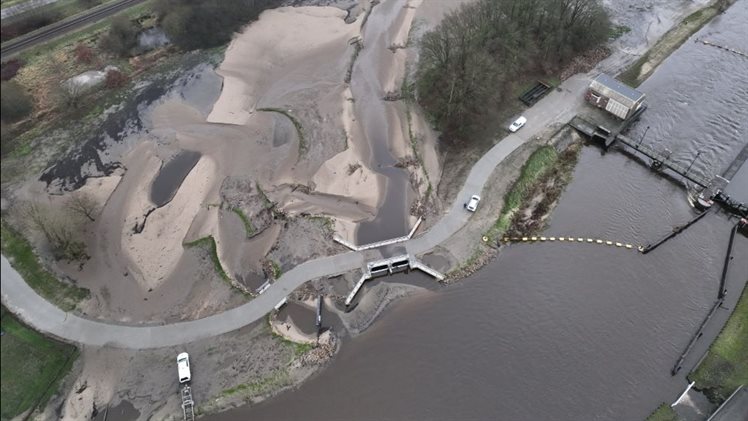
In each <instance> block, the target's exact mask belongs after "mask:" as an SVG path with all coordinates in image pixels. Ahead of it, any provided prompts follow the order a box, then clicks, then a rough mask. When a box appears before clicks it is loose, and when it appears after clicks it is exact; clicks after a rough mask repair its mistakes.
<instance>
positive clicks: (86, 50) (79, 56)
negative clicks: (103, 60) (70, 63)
mask: <svg viewBox="0 0 748 421" xmlns="http://www.w3.org/2000/svg"><path fill="white" fill-rule="evenodd" d="M93 57H94V56H93V49H91V47H89V46H87V45H83V44H78V45H77V46H76V47H75V59H76V60H78V63H85V64H90V63H91V62H92V61H93Z"/></svg>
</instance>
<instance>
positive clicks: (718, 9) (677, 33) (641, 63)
mask: <svg viewBox="0 0 748 421" xmlns="http://www.w3.org/2000/svg"><path fill="white" fill-rule="evenodd" d="M733 3H735V0H715V1H713V2H712V3H711V4H710V5H709V6H706V7H704V8H703V9H700V10H697V11H696V12H694V13H692V14H690V15H689V16H688V17H686V18H685V19H683V21H681V22H680V23H679V24H678V25H677V26H676V27H674V28H673V29H671V30H669V31H668V32H667V33H666V34H665V35H664V36H663V37H662V38H660V40H659V41H657V43H656V44H655V45H654V46H653V47H652V48H650V49H649V51H647V52H646V53H645V54H644V55H643V56H641V58H639V60H637V61H635V62H634V63H633V64H632V65H631V66H630V67H629V68H628V69H626V70H625V71H623V72H622V73H621V74H619V75H618V79H619V80H621V81H623V82H624V83H626V84H628V85H631V86H634V87H636V86H639V85H640V84H641V83H642V82H644V81H645V80H646V79H647V78H648V77H649V76H650V75H651V74H652V73H653V72H654V71H655V69H657V66H659V65H660V64H661V63H662V62H663V61H665V59H666V58H668V56H670V54H672V53H673V52H674V51H675V50H677V49H678V47H680V46H681V45H683V43H684V42H686V40H687V39H688V38H689V37H690V36H691V35H693V34H695V33H696V32H697V31H698V30H699V29H701V28H702V27H703V26H704V25H706V24H707V23H708V22H709V21H711V20H712V18H714V17H715V16H717V15H718V14H720V13H722V12H724V11H725V10H727V8H728V7H730V6H731V5H732V4H733Z"/></svg>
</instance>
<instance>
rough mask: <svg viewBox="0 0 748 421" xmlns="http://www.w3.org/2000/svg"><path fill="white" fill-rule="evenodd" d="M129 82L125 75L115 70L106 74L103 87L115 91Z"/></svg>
mask: <svg viewBox="0 0 748 421" xmlns="http://www.w3.org/2000/svg"><path fill="white" fill-rule="evenodd" d="M128 80H130V79H129V78H128V77H127V75H126V74H124V73H122V72H121V71H119V70H117V69H110V70H108V71H107V72H106V80H105V81H104V86H106V87H107V89H116V88H121V87H123V86H125V84H126V83H127V81H128Z"/></svg>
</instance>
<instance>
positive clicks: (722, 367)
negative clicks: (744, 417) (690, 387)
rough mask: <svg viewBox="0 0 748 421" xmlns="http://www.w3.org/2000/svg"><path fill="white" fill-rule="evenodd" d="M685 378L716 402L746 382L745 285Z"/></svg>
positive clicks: (747, 311)
mask: <svg viewBox="0 0 748 421" xmlns="http://www.w3.org/2000/svg"><path fill="white" fill-rule="evenodd" d="M688 378H689V380H691V381H695V382H696V385H695V386H694V387H695V388H696V389H697V390H700V391H701V392H703V393H704V394H705V395H706V396H707V397H708V398H709V400H710V401H711V402H713V403H716V404H721V403H722V402H724V401H725V399H727V398H728V397H729V396H730V395H731V394H732V393H733V392H734V391H735V389H737V388H738V386H740V385H746V384H748V287H746V288H744V289H743V293H742V294H741V296H740V300H739V301H738V304H737V305H736V306H735V309H734V310H733V313H732V315H731V316H730V318H729V319H728V320H727V323H726V324H725V326H724V327H723V328H722V331H721V332H720V334H719V336H718V337H717V339H716V340H715V341H714V342H713V343H712V345H711V346H710V347H709V352H708V354H707V355H706V357H705V358H704V360H703V361H702V362H701V364H700V365H699V366H698V367H697V368H696V370H695V371H694V372H692V373H691V374H689V376H688Z"/></svg>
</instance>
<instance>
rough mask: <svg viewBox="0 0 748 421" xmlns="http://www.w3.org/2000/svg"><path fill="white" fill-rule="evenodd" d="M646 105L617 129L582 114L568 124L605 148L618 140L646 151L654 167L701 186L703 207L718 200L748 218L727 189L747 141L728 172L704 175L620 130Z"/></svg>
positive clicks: (698, 200)
mask: <svg viewBox="0 0 748 421" xmlns="http://www.w3.org/2000/svg"><path fill="white" fill-rule="evenodd" d="M645 109H646V107H642V108H641V109H640V110H638V111H637V112H636V113H635V114H634V115H632V116H631V117H630V118H629V119H627V120H626V121H624V122H623V123H622V124H621V125H620V126H619V127H618V128H616V129H615V130H609V129H607V128H605V127H603V126H600V125H597V124H595V123H592V122H590V121H588V120H586V119H584V118H582V117H580V116H575V117H574V118H573V119H571V121H569V123H568V125H569V126H571V127H572V128H574V129H576V130H577V131H579V132H580V133H582V134H584V135H586V136H587V137H588V138H590V140H592V141H596V142H598V143H600V144H601V145H602V147H603V149H604V150H606V151H607V150H608V148H610V147H611V146H612V145H613V144H614V143H615V142H620V143H622V144H624V145H626V146H627V147H628V149H629V150H630V151H633V152H634V153H635V154H639V155H643V156H644V157H646V158H649V159H650V160H651V164H650V166H651V168H652V169H654V170H658V171H665V170H669V171H670V172H672V173H673V174H675V175H678V176H680V177H682V178H683V179H684V180H688V181H689V182H691V183H692V184H694V185H696V186H699V187H701V192H700V194H699V195H698V197H696V198H695V200H694V202H695V204H696V205H698V206H699V207H701V208H702V209H705V208H709V207H710V206H711V205H712V204H713V203H718V204H719V205H720V206H722V208H723V209H724V210H726V211H727V212H729V213H731V214H733V215H736V216H738V217H741V218H748V206H746V205H745V204H744V203H738V202H736V201H735V200H732V199H731V198H730V197H729V196H728V195H726V194H725V193H724V189H725V186H726V185H727V183H729V178H731V177H732V176H734V175H735V173H736V172H737V170H738V168H740V166H741V165H743V163H744V162H745V161H746V159H748V144H746V145H745V146H744V147H743V149H742V150H741V151H740V153H739V154H738V156H737V157H736V158H735V160H733V162H732V163H730V166H729V167H728V168H727V170H725V172H724V173H723V174H722V176H720V175H714V176H713V177H711V178H706V177H703V176H701V175H699V174H696V173H693V172H691V165H692V164H693V162H691V165H688V166H684V165H682V164H680V163H677V162H674V161H672V160H670V153H669V152H667V151H658V150H655V149H654V148H652V147H651V146H649V145H646V144H643V143H642V141H643V140H644V137H642V139H640V140H639V141H638V142H637V141H634V140H633V139H631V138H629V137H627V136H624V135H622V134H621V132H622V131H623V130H624V129H626V128H627V127H629V126H630V125H631V124H633V123H634V121H636V119H637V118H639V117H640V116H641V113H642V112H644V110H645Z"/></svg>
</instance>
